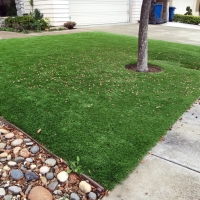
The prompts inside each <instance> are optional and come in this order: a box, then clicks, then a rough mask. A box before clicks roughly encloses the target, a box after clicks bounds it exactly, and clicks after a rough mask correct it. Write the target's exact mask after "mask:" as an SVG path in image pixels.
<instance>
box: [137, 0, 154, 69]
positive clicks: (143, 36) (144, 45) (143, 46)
mask: <svg viewBox="0 0 200 200" xmlns="http://www.w3.org/2000/svg"><path fill="white" fill-rule="evenodd" d="M150 6H151V0H143V3H142V9H141V14H140V26H139V33H138V61H137V71H139V72H147V71H148V64H147V62H148V23H149V11H150Z"/></svg>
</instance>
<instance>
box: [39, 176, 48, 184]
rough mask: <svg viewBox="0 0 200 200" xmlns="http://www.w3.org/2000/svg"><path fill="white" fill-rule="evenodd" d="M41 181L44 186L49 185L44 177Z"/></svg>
mask: <svg viewBox="0 0 200 200" xmlns="http://www.w3.org/2000/svg"><path fill="white" fill-rule="evenodd" d="M40 180H41V181H42V183H43V184H44V185H46V184H47V179H46V178H45V177H44V176H42V177H40Z"/></svg>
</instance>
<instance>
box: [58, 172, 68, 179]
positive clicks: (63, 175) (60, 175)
mask: <svg viewBox="0 0 200 200" xmlns="http://www.w3.org/2000/svg"><path fill="white" fill-rule="evenodd" d="M57 179H58V180H59V181H60V182H65V181H67V179H68V173H67V172H66V171H62V172H60V173H59V174H58V175H57Z"/></svg>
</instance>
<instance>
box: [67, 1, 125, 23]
mask: <svg viewBox="0 0 200 200" xmlns="http://www.w3.org/2000/svg"><path fill="white" fill-rule="evenodd" d="M69 15H70V20H71V21H75V22H76V23H77V25H92V24H109V23H124V22H129V0H69Z"/></svg>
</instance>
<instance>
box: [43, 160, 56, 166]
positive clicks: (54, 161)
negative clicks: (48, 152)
mask: <svg viewBox="0 0 200 200" xmlns="http://www.w3.org/2000/svg"><path fill="white" fill-rule="evenodd" d="M45 163H46V164H47V165H50V166H54V165H55V164H56V160H55V159H53V158H49V159H47V160H46V161H45Z"/></svg>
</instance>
